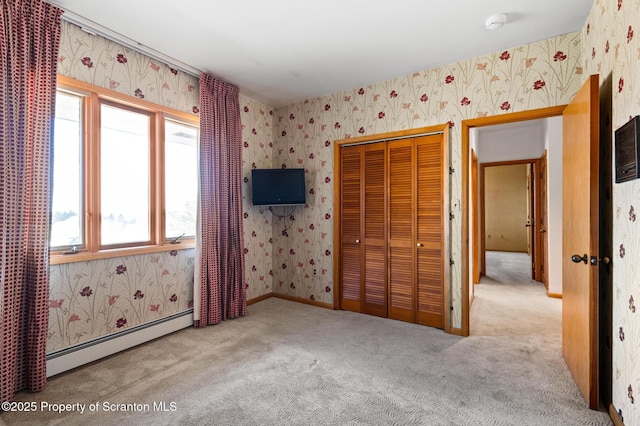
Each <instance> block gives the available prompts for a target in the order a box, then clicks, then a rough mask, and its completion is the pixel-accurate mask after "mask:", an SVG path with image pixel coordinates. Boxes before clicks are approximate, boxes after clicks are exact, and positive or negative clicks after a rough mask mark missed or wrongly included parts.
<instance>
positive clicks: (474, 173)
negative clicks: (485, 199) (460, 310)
mask: <svg viewBox="0 0 640 426" xmlns="http://www.w3.org/2000/svg"><path fill="white" fill-rule="evenodd" d="M479 180H480V171H479V170H478V155H477V154H476V152H475V151H474V150H473V149H472V150H471V211H473V215H472V217H471V221H472V222H471V232H472V233H473V237H472V238H471V241H472V243H473V251H472V279H473V284H478V283H480V241H479V239H480V238H479V235H480V225H479V219H478V218H479V217H480V214H479V212H480V205H479V199H478V193H479V192H480V182H479ZM474 293H475V287H473V286H472V287H471V296H470V297H471V298H473V295H474Z"/></svg>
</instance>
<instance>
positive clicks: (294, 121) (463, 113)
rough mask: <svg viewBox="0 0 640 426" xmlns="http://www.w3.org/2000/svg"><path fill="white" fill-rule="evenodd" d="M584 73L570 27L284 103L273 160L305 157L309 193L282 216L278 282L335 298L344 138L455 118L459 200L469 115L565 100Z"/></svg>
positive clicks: (456, 310)
mask: <svg viewBox="0 0 640 426" xmlns="http://www.w3.org/2000/svg"><path fill="white" fill-rule="evenodd" d="M581 80H582V59H581V34H580V33H570V34H565V35H562V36H558V37H554V38H551V39H547V40H543V41H539V42H535V43H531V44H527V45H523V46H518V47H514V48H511V49H507V50H504V51H500V52H494V53H492V54H489V55H485V56H480V57H477V58H472V59H468V60H465V61H461V62H458V63H455V64H451V65H448V66H443V67H439V68H435V69H430V70H426V71H421V72H416V73H414V74H410V75H405V76H401V77H398V78H395V79H392V80H388V81H383V82H379V83H375V84H371V85H368V86H362V87H356V88H354V89H352V90H348V91H344V92H340V93H335V94H333V95H328V96H323V97H320V98H316V99H309V100H306V101H304V102H301V103H298V104H295V105H289V106H284V107H281V108H277V109H275V110H274V117H273V123H274V124H273V125H274V151H273V156H274V161H273V164H274V166H275V167H304V168H305V169H306V171H307V187H308V194H307V206H306V207H305V208H304V209H302V210H300V211H297V212H295V213H294V214H291V215H290V216H289V217H288V218H285V219H279V222H278V223H274V231H273V273H274V282H273V285H274V291H275V292H277V293H282V294H286V295H290V296H295V297H300V298H305V299H310V300H314V301H318V302H322V303H329V304H330V303H333V288H334V287H333V280H332V278H333V257H332V256H333V254H332V252H333V226H332V225H333V218H332V215H333V187H334V182H333V149H334V147H333V143H334V141H335V140H338V139H344V138H349V137H358V136H363V135H373V134H378V133H384V132H391V131H398V130H405V129H411V128H416V127H424V126H431V125H439V124H445V123H449V124H450V126H451V129H452V132H451V133H452V135H451V141H450V144H451V159H452V165H453V167H454V169H455V170H456V173H454V174H453V176H452V178H451V197H452V201H453V202H452V203H451V204H452V205H456V206H460V203H459V200H460V197H461V173H460V170H461V164H462V160H461V149H462V145H461V136H460V130H459V127H460V122H461V121H462V120H464V119H468V118H476V117H483V116H487V115H496V114H505V113H510V112H515V111H524V110H529V109H536V108H544V107H549V106H555V105H561V104H566V103H568V102H569V101H570V100H571V98H572V96H573V95H574V94H575V92H576V91H577V90H578V88H579V87H580V84H581ZM456 200H458V201H456ZM458 208H459V207H458ZM460 217H461V215H456V217H455V219H454V220H453V222H452V227H451V231H452V232H451V236H452V241H451V247H452V254H451V257H452V258H453V259H454V261H455V264H454V266H453V269H452V283H451V295H452V305H453V311H452V326H453V327H457V328H459V327H461V319H462V317H461V309H462V299H461V285H462V284H461V271H460V264H461V224H460ZM314 271H315V274H314Z"/></svg>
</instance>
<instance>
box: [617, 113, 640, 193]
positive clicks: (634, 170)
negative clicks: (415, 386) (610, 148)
mask: <svg viewBox="0 0 640 426" xmlns="http://www.w3.org/2000/svg"><path fill="white" fill-rule="evenodd" d="M639 132H640V116H638V115H636V116H635V117H633V118H632V119H631V120H629V121H628V122H627V123H625V124H623V125H622V126H620V128H619V129H618V130H616V139H615V165H616V169H615V171H616V183H621V182H626V181H629V180H633V179H637V178H639V177H640V169H639V167H640V161H639V158H638V156H639V155H640V143H639V142H640V139H639V137H640V133H639Z"/></svg>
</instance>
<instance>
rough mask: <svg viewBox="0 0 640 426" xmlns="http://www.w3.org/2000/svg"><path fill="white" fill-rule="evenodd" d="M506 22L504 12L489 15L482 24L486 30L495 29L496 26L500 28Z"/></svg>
mask: <svg viewBox="0 0 640 426" xmlns="http://www.w3.org/2000/svg"><path fill="white" fill-rule="evenodd" d="M506 23H507V15H505V14H504V13H497V14H495V15H491V16H489V17H488V18H487V21H486V22H485V23H484V26H485V28H486V29H488V30H497V29H498V28H502V27H503V26H504V24H506Z"/></svg>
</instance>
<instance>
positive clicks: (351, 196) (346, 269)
mask: <svg viewBox="0 0 640 426" xmlns="http://www.w3.org/2000/svg"><path fill="white" fill-rule="evenodd" d="M362 154H363V151H362V146H348V147H343V148H341V149H340V156H341V158H340V167H341V170H340V175H341V178H342V179H341V188H340V205H341V206H340V211H341V215H340V229H341V235H340V274H341V275H340V281H341V283H342V285H341V287H340V293H341V294H340V306H342V309H345V310H348V311H354V312H361V311H362V295H363V294H364V289H363V286H364V281H363V280H362V276H363V273H362V262H361V258H362V252H361V244H360V242H361V240H362V235H361V221H362V216H361V213H360V212H361V205H362V161H363V155H362Z"/></svg>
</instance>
